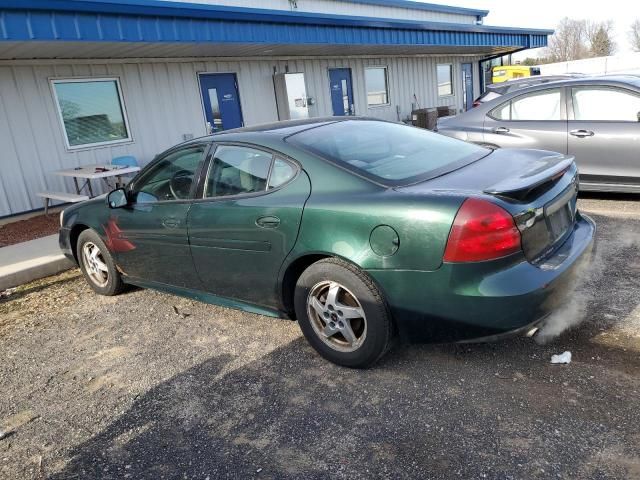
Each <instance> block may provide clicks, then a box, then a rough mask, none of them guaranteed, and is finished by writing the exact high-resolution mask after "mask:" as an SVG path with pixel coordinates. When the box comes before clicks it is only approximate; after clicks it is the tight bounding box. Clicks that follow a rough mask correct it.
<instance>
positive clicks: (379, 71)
mask: <svg viewBox="0 0 640 480" xmlns="http://www.w3.org/2000/svg"><path fill="white" fill-rule="evenodd" d="M364 79H365V84H366V86H367V106H369V107H376V106H379V105H389V82H388V79H387V67H371V68H366V69H365V71H364Z"/></svg>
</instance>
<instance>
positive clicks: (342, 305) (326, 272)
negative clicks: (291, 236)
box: [294, 258, 394, 368]
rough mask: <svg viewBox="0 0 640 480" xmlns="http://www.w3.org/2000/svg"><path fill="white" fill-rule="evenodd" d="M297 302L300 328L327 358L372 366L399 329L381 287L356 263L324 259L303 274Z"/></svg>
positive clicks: (360, 366) (354, 365)
mask: <svg viewBox="0 0 640 480" xmlns="http://www.w3.org/2000/svg"><path fill="white" fill-rule="evenodd" d="M294 306H295V311H296V317H297V319H298V323H299V324H300V329H301V330H302V333H303V334H304V336H305V337H306V339H307V341H308V342H309V343H310V344H311V346H312V347H313V348H314V349H315V350H316V351H317V352H318V353H319V354H320V355H321V356H323V357H324V358H326V359H327V360H329V361H330V362H333V363H335V364H338V365H342V366H344V367H350V368H367V367H369V366H371V365H373V364H374V363H375V362H376V361H378V360H379V359H380V358H381V357H382V356H383V355H384V354H385V353H386V352H387V351H388V350H389V348H390V346H391V344H392V340H393V337H394V327H393V322H392V319H391V315H390V314H389V310H388V308H387V305H386V302H385V301H384V298H383V295H382V293H381V292H380V290H379V289H378V288H377V287H376V285H375V284H374V283H373V281H372V280H371V278H370V277H369V276H368V275H367V274H366V273H364V272H363V271H362V270H360V269H358V268H357V267H355V266H353V265H351V264H350V263H347V262H345V261H343V260H340V259H337V258H327V259H323V260H320V261H318V262H316V263H314V264H312V265H311V266H309V267H308V268H307V269H306V270H305V271H304V272H303V273H302V275H300V278H299V279H298V282H297V284H296V290H295V295H294Z"/></svg>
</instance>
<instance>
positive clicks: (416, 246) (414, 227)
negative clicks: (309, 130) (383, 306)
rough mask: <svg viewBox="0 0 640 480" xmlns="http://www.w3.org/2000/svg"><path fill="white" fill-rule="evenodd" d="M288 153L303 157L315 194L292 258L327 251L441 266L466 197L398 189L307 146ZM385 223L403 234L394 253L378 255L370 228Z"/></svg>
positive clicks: (386, 262) (380, 262) (359, 260)
mask: <svg viewBox="0 0 640 480" xmlns="http://www.w3.org/2000/svg"><path fill="white" fill-rule="evenodd" d="M286 153H289V154H291V155H292V156H294V158H297V159H299V160H300V162H301V163H302V165H303V168H304V169H305V171H306V172H307V174H308V175H309V178H310V179H311V195H310V196H309V199H308V200H307V203H306V204H305V207H304V212H303V215H302V223H301V226H300V233H299V236H298V240H297V242H296V245H295V247H294V249H293V251H292V252H291V254H290V256H289V259H288V260H289V261H293V260H295V259H296V258H299V257H300V256H303V255H308V254H327V255H334V256H338V257H342V258H344V259H346V260H349V261H350V262H352V263H354V264H356V265H358V266H359V267H360V268H362V269H408V270H434V269H437V268H438V267H439V266H440V264H441V263H442V254H443V252H444V247H445V244H446V241H447V237H448V235H449V230H450V228H451V224H452V222H453V218H454V217H455V214H456V212H457V211H458V208H459V207H460V205H461V204H462V201H463V198H457V197H455V196H449V195H438V194H433V195H425V194H424V193H421V194H406V193H402V192H398V191H396V190H393V189H391V188H386V187H383V186H380V185H376V184H374V183H372V182H370V181H368V180H365V179H363V178H360V177H358V176H357V175H354V174H352V173H350V172H347V171H345V170H343V169H341V168H340V167H338V166H335V165H333V164H331V163H329V162H326V161H325V160H322V159H319V158H317V157H315V156H313V155H311V154H309V153H307V152H304V151H298V152H286ZM380 225H388V226H390V227H392V228H393V229H394V230H395V231H396V232H397V234H398V238H399V248H398V250H397V251H396V252H395V253H394V254H392V255H389V256H383V255H378V254H376V253H375V252H374V251H373V249H372V248H371V244H370V237H371V233H372V231H373V229H374V228H376V227H377V226H380Z"/></svg>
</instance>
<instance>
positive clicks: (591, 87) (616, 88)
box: [566, 83, 640, 124]
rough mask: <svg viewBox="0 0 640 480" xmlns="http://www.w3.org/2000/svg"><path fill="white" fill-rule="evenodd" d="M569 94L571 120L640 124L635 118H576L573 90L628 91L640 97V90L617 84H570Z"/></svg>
mask: <svg viewBox="0 0 640 480" xmlns="http://www.w3.org/2000/svg"><path fill="white" fill-rule="evenodd" d="M566 88H567V90H566V92H567V93H566V94H567V110H568V111H567V119H568V120H569V121H570V122H580V123H625V124H626V123H633V124H640V122H638V121H633V120H578V119H577V118H576V112H575V109H574V104H573V90H574V89H576V90H613V91H618V92H622V93H626V94H628V95H631V96H635V97H638V98H640V92H637V91H635V90H631V89H629V88H625V87H619V86H617V85H603V84H588V83H586V84H580V85H570V86H567V87H566Z"/></svg>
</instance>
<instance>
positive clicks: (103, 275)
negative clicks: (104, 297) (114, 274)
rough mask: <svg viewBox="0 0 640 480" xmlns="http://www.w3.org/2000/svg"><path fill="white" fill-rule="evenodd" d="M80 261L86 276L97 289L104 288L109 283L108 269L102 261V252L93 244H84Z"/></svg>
mask: <svg viewBox="0 0 640 480" xmlns="http://www.w3.org/2000/svg"><path fill="white" fill-rule="evenodd" d="M82 259H83V262H82V263H83V264H84V268H85V270H86V272H87V275H88V276H89V278H90V279H91V281H92V282H93V283H95V284H96V285H97V286H98V287H104V286H106V285H107V283H108V282H109V267H107V264H106V263H105V261H104V257H103V256H102V252H100V249H99V248H98V246H97V245H96V244H95V243H93V242H86V243H85V244H84V245H83V246H82Z"/></svg>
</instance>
